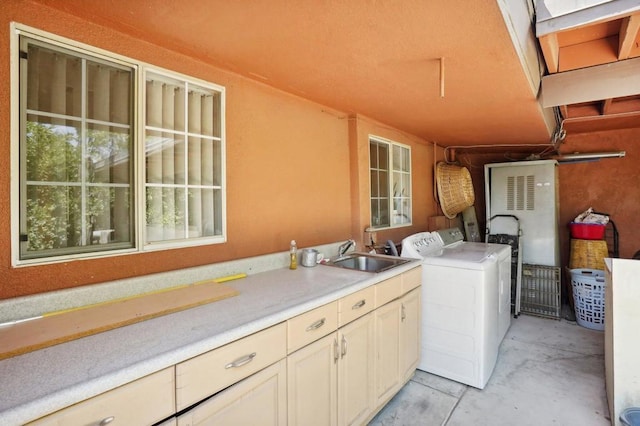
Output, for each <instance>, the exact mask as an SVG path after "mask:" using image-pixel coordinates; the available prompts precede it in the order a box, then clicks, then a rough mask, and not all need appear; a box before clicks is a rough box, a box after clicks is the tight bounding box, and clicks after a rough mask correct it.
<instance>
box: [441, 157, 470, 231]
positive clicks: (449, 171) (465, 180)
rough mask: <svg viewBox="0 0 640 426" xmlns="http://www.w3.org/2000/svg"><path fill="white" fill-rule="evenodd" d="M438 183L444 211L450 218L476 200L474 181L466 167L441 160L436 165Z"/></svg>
mask: <svg viewBox="0 0 640 426" xmlns="http://www.w3.org/2000/svg"><path fill="white" fill-rule="evenodd" d="M436 185H437V187H438V199H439V200H440V207H441V208H442V212H443V213H444V215H445V216H446V217H448V218H449V219H453V218H454V217H456V215H457V214H458V213H460V212H461V211H463V210H464V209H466V208H467V207H469V206H472V205H473V203H474V201H475V195H474V193H473V182H472V181H471V175H470V174H469V170H467V168H466V167H461V166H455V165H453V164H447V163H444V162H440V163H438V164H437V165H436Z"/></svg>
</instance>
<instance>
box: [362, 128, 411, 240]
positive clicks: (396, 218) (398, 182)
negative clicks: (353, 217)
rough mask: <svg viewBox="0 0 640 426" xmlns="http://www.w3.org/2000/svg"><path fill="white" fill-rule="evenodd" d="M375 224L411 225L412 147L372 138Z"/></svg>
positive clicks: (372, 219) (380, 225)
mask: <svg viewBox="0 0 640 426" xmlns="http://www.w3.org/2000/svg"><path fill="white" fill-rule="evenodd" d="M369 176H370V194H371V195H370V198H371V226H372V227H373V228H378V229H380V228H393V227H399V226H408V225H411V220H412V219H411V217H412V216H411V147H409V146H406V145H401V144H399V143H396V142H392V141H389V140H386V139H383V138H380V137H377V136H370V137H369Z"/></svg>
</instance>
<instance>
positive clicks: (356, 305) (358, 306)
mask: <svg viewBox="0 0 640 426" xmlns="http://www.w3.org/2000/svg"><path fill="white" fill-rule="evenodd" d="M366 304H367V302H366V301H365V300H364V299H362V300H361V301H359V302H358V303H356V304H355V305H353V306H352V307H351V309H360V308H362V307H363V306H364V305H366Z"/></svg>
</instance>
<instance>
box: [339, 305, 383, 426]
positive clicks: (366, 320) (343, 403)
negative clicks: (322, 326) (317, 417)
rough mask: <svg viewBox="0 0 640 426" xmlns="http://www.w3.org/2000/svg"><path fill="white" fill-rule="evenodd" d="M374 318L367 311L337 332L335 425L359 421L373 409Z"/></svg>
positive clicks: (365, 417)
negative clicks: (338, 352)
mask: <svg viewBox="0 0 640 426" xmlns="http://www.w3.org/2000/svg"><path fill="white" fill-rule="evenodd" d="M374 320H375V318H374V316H373V313H369V314H367V315H365V316H364V317H362V318H359V319H357V320H356V321H353V322H352V323H349V324H347V325H346V326H344V327H342V328H341V329H340V330H339V332H338V342H339V345H340V359H339V361H338V424H339V425H359V424H363V423H364V422H365V421H366V420H367V418H368V417H369V415H370V414H371V413H373V411H374V409H375V398H374V392H373V391H374V378H375V376H374V371H375V329H374V325H375V321H374Z"/></svg>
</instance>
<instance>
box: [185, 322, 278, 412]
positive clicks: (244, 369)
mask: <svg viewBox="0 0 640 426" xmlns="http://www.w3.org/2000/svg"><path fill="white" fill-rule="evenodd" d="M286 339H287V333H286V324H285V323H280V324H278V325H274V326H273V327H270V328H268V329H266V330H262V331H259V332H257V333H255V334H252V335H251V336H247V337H245V338H242V339H240V340H236V341H235V342H232V343H229V344H228V345H225V346H222V347H220V348H218V349H214V350H212V351H211V352H207V353H205V354H202V355H199V356H197V357H195V358H192V359H190V360H188V361H185V362H182V363H180V364H177V365H176V404H177V408H178V411H179V410H182V409H184V408H186V407H188V406H190V405H191V404H194V403H196V402H198V401H200V400H202V399H204V398H206V397H208V396H211V395H213V394H214V393H216V392H218V391H220V390H222V389H224V388H226V387H227V386H229V385H232V384H234V383H236V382H239V381H240V380H242V379H244V378H245V377H247V376H249V375H251V374H253V373H255V372H256V371H259V370H262V369H263V368H265V367H267V366H268V365H271V364H273V363H274V362H276V361H279V360H281V359H283V358H284V357H285V356H286V347H287V342H286Z"/></svg>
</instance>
